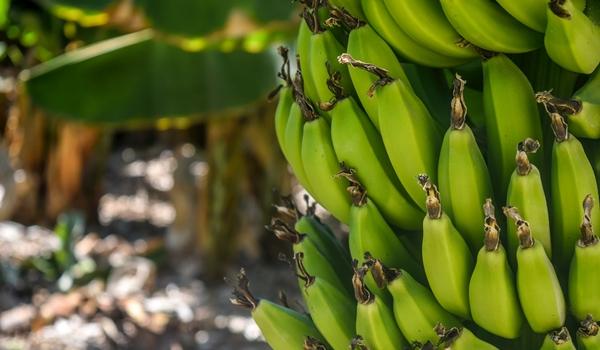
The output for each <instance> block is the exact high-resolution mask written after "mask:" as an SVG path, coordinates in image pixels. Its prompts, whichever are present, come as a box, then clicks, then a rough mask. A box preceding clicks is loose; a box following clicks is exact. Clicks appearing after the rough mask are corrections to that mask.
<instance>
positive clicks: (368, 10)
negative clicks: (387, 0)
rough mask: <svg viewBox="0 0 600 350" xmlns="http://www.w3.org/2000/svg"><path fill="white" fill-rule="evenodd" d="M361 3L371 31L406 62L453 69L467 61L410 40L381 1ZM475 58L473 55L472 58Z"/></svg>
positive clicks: (370, 0)
mask: <svg viewBox="0 0 600 350" xmlns="http://www.w3.org/2000/svg"><path fill="white" fill-rule="evenodd" d="M361 3H362V7H363V11H364V13H365V16H366V17H367V21H368V22H369V24H370V25H371V26H372V27H373V29H375V30H376V31H377V33H378V34H379V35H381V37H382V38H383V39H385V41H387V43H388V44H389V45H390V46H391V47H392V48H393V49H394V51H396V52H397V53H398V54H400V55H401V56H402V57H404V58H406V59H407V60H409V61H411V62H415V63H418V64H420V65H424V66H428V67H453V66H456V65H459V64H462V63H464V62H466V61H467V60H469V58H457V57H451V56H446V55H442V54H440V53H437V52H436V51H432V50H430V49H429V48H427V47H425V46H423V45H421V44H420V43H419V41H416V40H414V39H413V38H411V37H410V36H409V35H408V34H406V33H405V32H404V31H403V29H402V28H400V27H399V26H398V25H397V24H396V22H395V21H394V19H393V18H392V16H391V15H390V13H389V12H388V9H387V8H386V6H385V4H384V2H383V0H362V1H361ZM349 51H350V50H349ZM475 56H476V55H475V54H473V56H472V58H474V57H475ZM358 57H360V56H358ZM384 67H385V66H384ZM358 93H359V94H360V93H361V92H360V91H359V92H358Z"/></svg>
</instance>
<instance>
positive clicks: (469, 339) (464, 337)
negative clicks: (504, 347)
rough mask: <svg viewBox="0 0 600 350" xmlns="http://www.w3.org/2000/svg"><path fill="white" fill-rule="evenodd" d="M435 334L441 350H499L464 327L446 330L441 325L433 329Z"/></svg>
mask: <svg viewBox="0 0 600 350" xmlns="http://www.w3.org/2000/svg"><path fill="white" fill-rule="evenodd" d="M435 332H436V333H437V335H438V337H439V338H440V340H439V342H438V343H439V344H441V345H442V348H443V349H448V350H450V349H452V350H475V349H477V350H493V349H495V350H499V349H498V348H497V347H495V346H493V345H492V344H490V343H487V342H485V341H483V340H481V339H479V338H477V337H476V336H475V334H473V332H471V331H470V330H468V329H466V328H465V327H451V328H446V327H445V325H443V324H442V323H440V324H438V325H437V326H436V327H435Z"/></svg>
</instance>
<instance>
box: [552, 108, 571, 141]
mask: <svg viewBox="0 0 600 350" xmlns="http://www.w3.org/2000/svg"><path fill="white" fill-rule="evenodd" d="M550 119H551V126H552V131H553V132H554V138H555V140H556V142H558V143H560V142H564V141H567V140H568V139H569V126H568V125H567V122H565V118H563V116H561V115H560V114H558V113H556V112H552V113H550Z"/></svg>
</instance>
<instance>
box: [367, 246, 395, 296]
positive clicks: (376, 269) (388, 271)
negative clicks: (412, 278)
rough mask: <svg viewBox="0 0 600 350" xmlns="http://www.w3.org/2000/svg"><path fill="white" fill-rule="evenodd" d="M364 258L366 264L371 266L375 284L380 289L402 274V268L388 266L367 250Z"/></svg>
mask: <svg viewBox="0 0 600 350" xmlns="http://www.w3.org/2000/svg"><path fill="white" fill-rule="evenodd" d="M364 259H365V262H364V266H367V267H368V268H369V270H370V271H371V275H373V279H374V280H375V284H377V287H378V288H380V289H383V288H385V287H386V286H387V285H388V284H389V283H391V282H392V281H394V280H395V279H396V278H398V277H400V276H401V275H402V272H401V271H400V270H398V269H394V268H388V267H386V266H385V265H383V263H382V262H381V260H379V259H375V258H373V256H372V255H371V253H369V252H365V256H364Z"/></svg>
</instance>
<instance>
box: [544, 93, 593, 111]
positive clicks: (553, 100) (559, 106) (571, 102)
mask: <svg viewBox="0 0 600 350" xmlns="http://www.w3.org/2000/svg"><path fill="white" fill-rule="evenodd" d="M535 101H536V102H537V103H541V104H543V105H544V108H545V109H546V111H547V112H548V113H552V112H556V113H558V114H560V115H573V114H577V113H579V112H581V108H582V107H583V104H582V103H581V102H580V101H578V100H575V99H564V98H560V97H556V96H554V95H552V91H540V92H536V94H535Z"/></svg>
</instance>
